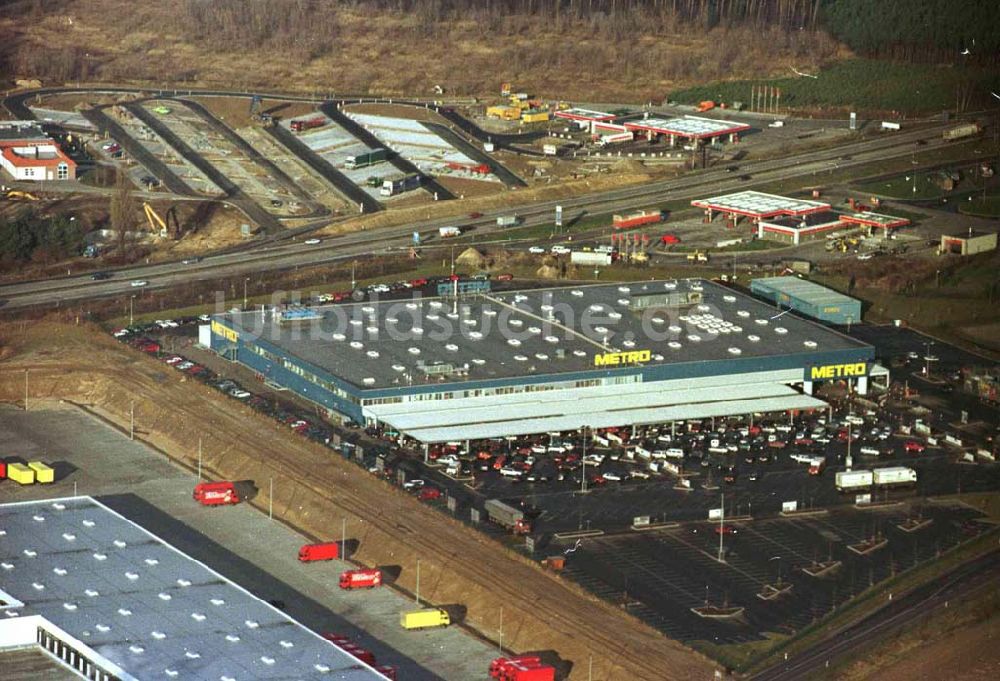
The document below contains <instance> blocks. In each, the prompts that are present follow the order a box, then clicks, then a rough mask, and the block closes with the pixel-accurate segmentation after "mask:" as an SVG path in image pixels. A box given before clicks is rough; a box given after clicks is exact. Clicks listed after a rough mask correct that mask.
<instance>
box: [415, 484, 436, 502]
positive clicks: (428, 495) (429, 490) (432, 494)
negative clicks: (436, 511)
mask: <svg viewBox="0 0 1000 681" xmlns="http://www.w3.org/2000/svg"><path fill="white" fill-rule="evenodd" d="M417 498H418V499H420V501H434V500H435V499H440V498H441V490H439V489H438V488H437V487H424V488H423V489H421V490H420V493H419V494H417Z"/></svg>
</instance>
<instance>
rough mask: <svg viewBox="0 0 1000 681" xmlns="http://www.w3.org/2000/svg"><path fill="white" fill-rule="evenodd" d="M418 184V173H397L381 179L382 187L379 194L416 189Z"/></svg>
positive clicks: (399, 192) (386, 194)
mask: <svg viewBox="0 0 1000 681" xmlns="http://www.w3.org/2000/svg"><path fill="white" fill-rule="evenodd" d="M419 186H420V176H419V175H398V176H396V177H391V178H389V179H387V180H383V181H382V188H381V189H380V190H379V194H381V195H382V196H395V195H397V194H402V193H403V192H408V191H410V190H412V189H416V188H418V187H419Z"/></svg>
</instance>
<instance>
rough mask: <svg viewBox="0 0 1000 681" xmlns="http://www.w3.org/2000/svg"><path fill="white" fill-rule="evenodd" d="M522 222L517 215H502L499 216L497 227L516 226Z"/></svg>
mask: <svg viewBox="0 0 1000 681" xmlns="http://www.w3.org/2000/svg"><path fill="white" fill-rule="evenodd" d="M520 222H521V218H519V217H517V216H516V215H501V216H500V217H498V218H497V227H514V226H515V225H517V224H518V223H520Z"/></svg>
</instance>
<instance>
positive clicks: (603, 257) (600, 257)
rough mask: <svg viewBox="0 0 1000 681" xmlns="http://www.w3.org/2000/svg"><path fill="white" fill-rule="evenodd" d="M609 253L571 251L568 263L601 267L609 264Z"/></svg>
mask: <svg viewBox="0 0 1000 681" xmlns="http://www.w3.org/2000/svg"><path fill="white" fill-rule="evenodd" d="M611 260H612V255H611V253H597V252H596V251H573V252H572V253H570V254H569V261H570V262H571V263H573V264H574V265H587V266H598V265H599V266H602V267H607V266H608V265H610V264H611Z"/></svg>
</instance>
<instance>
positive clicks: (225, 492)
mask: <svg viewBox="0 0 1000 681" xmlns="http://www.w3.org/2000/svg"><path fill="white" fill-rule="evenodd" d="M192 496H193V497H194V500H195V501H197V502H198V503H199V504H201V505H202V506H225V505H227V504H238V503H240V495H239V493H238V492H237V491H236V485H235V484H233V483H231V482H199V483H198V484H197V485H195V486H194V494H193V495H192Z"/></svg>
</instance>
